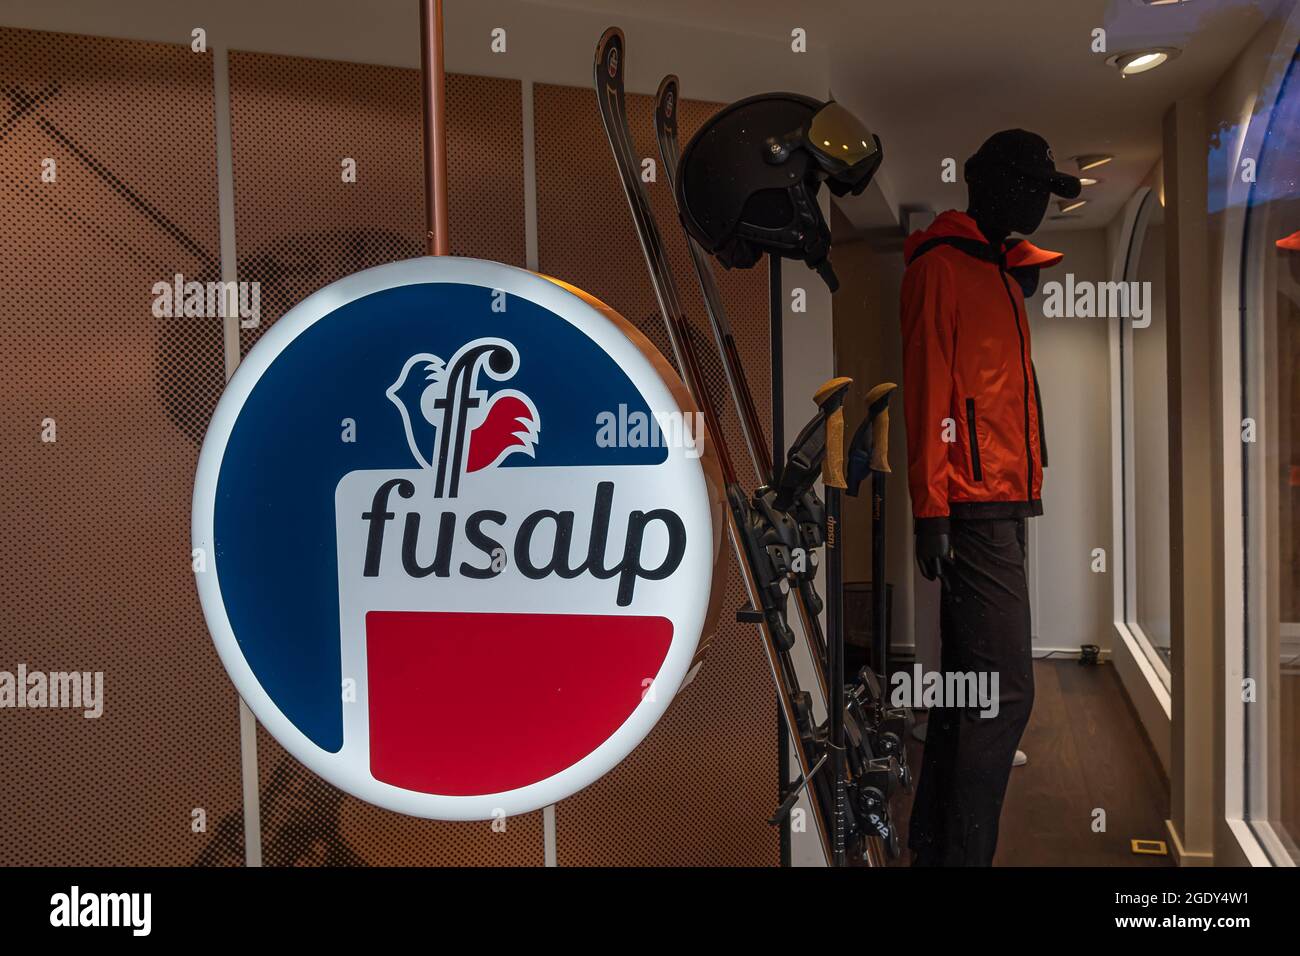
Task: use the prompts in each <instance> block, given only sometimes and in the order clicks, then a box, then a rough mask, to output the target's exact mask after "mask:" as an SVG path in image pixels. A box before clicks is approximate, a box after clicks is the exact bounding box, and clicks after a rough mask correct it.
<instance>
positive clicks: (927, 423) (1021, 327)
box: [902, 210, 1064, 531]
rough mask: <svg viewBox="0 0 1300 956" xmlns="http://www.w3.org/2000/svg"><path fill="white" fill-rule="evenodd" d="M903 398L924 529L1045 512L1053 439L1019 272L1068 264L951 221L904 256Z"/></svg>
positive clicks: (923, 235)
mask: <svg viewBox="0 0 1300 956" xmlns="http://www.w3.org/2000/svg"><path fill="white" fill-rule="evenodd" d="M903 256H904V259H905V261H906V262H907V271H906V272H905V273H904V275H903V289H902V326H903V398H904V408H903V411H904V415H905V418H906V422H907V463H908V485H909V487H910V490H911V493H912V515H913V517H914V518H915V519H916V530H917V531H923V530H927V527H928V530H932V531H946V530H947V528H948V520H949V518H1015V517H1025V516H1030V515H1039V514H1042V513H1043V505H1042V500H1041V494H1042V486H1043V466H1044V465H1046V464H1047V461H1046V459H1047V440H1046V434H1045V432H1044V429H1043V405H1042V398H1041V396H1040V394H1039V390H1038V379H1037V376H1036V375H1035V374H1034V366H1033V359H1032V353H1031V350H1030V342H1029V318H1028V316H1027V315H1026V314H1025V300H1024V294H1023V292H1022V291H1021V288H1020V283H1019V282H1018V281H1017V280H1016V278H1015V276H1014V275H1013V274H1012V273H1011V272H1010V270H1013V269H1019V268H1024V267H1045V266H1052V265H1055V264H1056V263H1058V262H1060V261H1061V259H1062V258H1064V257H1063V256H1062V255H1061V254H1060V253H1056V252H1048V251H1046V250H1042V249H1039V248H1037V247H1035V246H1033V245H1031V244H1030V243H1028V242H1026V241H1024V240H1014V239H1013V240H1010V241H1009V242H1007V243H1005V244H1004V245H1003V248H1002V249H1000V250H999V249H995V248H994V247H993V246H992V245H991V244H990V243H989V242H988V240H987V239H985V238H984V235H983V233H981V232H980V230H979V227H978V226H976V224H975V221H974V220H973V219H971V217H970V216H968V215H966V214H965V213H962V212H957V211H955V210H949V211H948V212H945V213H942V214H940V215H939V216H938V217H937V218H936V219H935V220H934V222H933V223H932V224H931V225H930V227H929V228H928V229H925V230H923V231H920V232H915V233H913V234H912V235H911V236H909V237H908V238H907V241H906V242H905V243H904V246H903Z"/></svg>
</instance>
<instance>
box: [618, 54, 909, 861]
mask: <svg viewBox="0 0 1300 956" xmlns="http://www.w3.org/2000/svg"><path fill="white" fill-rule="evenodd" d="M624 67H625V45H624V38H623V34H622V31H620V30H618V29H617V28H611V29H610V30H607V31H606V32H605V34H604V35H603V36H602V37H601V41H600V43H599V45H598V46H597V51H596V59H595V82H596V91H597V100H598V104H599V110H600V116H601V120H602V123H603V124H604V127H605V132H606V134H607V136H608V138H609V143H610V147H611V150H612V151H613V154H614V159H615V163H616V165H617V167H618V171H619V177H620V179H621V181H622V184H623V188H624V192H625V193H626V196H627V199H628V204H629V206H630V209H631V213H632V218H633V221H634V224H635V226H636V230H637V234H638V237H639V239H640V242H641V246H642V251H643V252H644V254H645V258H646V263H647V266H648V268H649V271H650V276H651V280H652V285H653V287H654V292H655V296H656V298H657V300H658V303H659V307H660V310H661V312H662V314H663V316H664V321H665V325H666V327H667V333H668V338H669V342H670V345H671V347H672V350H673V355H674V358H675V359H676V363H677V367H678V369H679V370H680V371H681V373H682V377H683V379H684V380H685V383H686V385H687V388H688V389H689V390H690V391H691V393H692V395H693V396H694V397H695V400H696V402H697V403H698V404H699V406H700V408H701V412H702V414H703V416H704V419H705V425H706V428H707V430H708V432H709V434H710V435H711V436H712V437H713V440H714V442H715V445H714V447H715V449H716V451H717V454H718V459H719V464H720V467H721V470H722V473H723V477H724V481H725V483H726V492H727V504H728V531H729V535H730V537H731V539H732V544H733V547H734V548H735V550H736V552H737V557H738V559H739V561H738V564H739V566H740V570H741V574H742V578H743V583H744V585H745V589H746V593H747V595H748V597H749V600H750V602H751V605H752V607H753V608H754V610H752V611H744V612H742V613H741V614H739V615H738V617H739V618H740V619H742V620H752V621H753V622H754V623H756V624H758V625H759V631H760V634H761V636H762V640H763V642H764V648H765V650H766V652H767V656H768V661H769V663H770V665H771V668H772V675H773V679H774V681H775V683H776V686H777V691H778V701H779V704H780V706H781V709H782V713H783V715H784V717H785V722H786V726H787V727H789V728H790V733H791V738H792V744H793V746H792V751H793V753H794V757H795V761H796V764H797V767H798V771H799V777H798V779H797V780H796V781H795V782H794V786H793V788H792V790H791V792H790V796H789V797H788V799H787V800H786V802H785V803H784V804H783V805H782V807H781V808H779V809H778V812H777V816H776V817H775V818H774V820H779V819H781V817H782V816H783V815H784V814H787V813H789V811H790V809H791V808H792V807H793V806H794V803H795V801H796V800H797V798H798V797H799V795H800V793H801V792H802V791H803V790H804V789H807V790H808V793H809V797H810V799H809V801H808V803H809V807H810V813H811V817H812V825H813V830H814V832H815V833H816V834H817V837H818V838H819V840H820V842H821V846H822V850H823V852H824V854H825V857H826V859H827V861H828V862H835V863H840V862H843V861H844V859H845V856H846V853H845V850H846V845H847V843H848V842H849V841H850V840H851V839H852V840H854V841H861V840H862V838H864V837H865V836H867V835H872V836H876V837H879V838H881V840H882V841H884V844H885V846H887V847H888V848H890V849H896V847H897V838H896V836H895V834H894V831H893V827H892V824H891V823H890V821H889V819H888V793H889V792H890V790H891V789H892V786H893V784H894V782H896V781H897V780H898V779H900V778H901V777H902V776H903V774H902V773H901V772H900V770H899V759H901V757H902V745H901V739H896V737H897V735H895V734H892V733H884V734H882V733H881V732H880V728H881V723H880V719H879V718H880V712H881V709H882V707H883V704H882V701H881V698H880V694H879V687H878V685H876V684H875V683H874V680H873V679H872V678H871V675H869V674H866V675H863V680H862V681H860V682H859V683H858V684H857V685H855V687H854V688H853V691H852V692H851V693H850V694H849V695H848V699H847V700H843V701H842V704H841V706H832V707H830V708H828V713H830V714H831V715H832V719H831V721H830V723H831V725H832V726H831V728H830V730H829V732H828V731H827V729H826V728H824V727H821V726H818V725H817V724H816V723H815V720H814V716H813V711H812V697H811V694H809V693H808V692H806V691H803V690H802V689H801V688H800V686H799V681H798V678H797V676H796V672H795V667H794V662H793V659H792V656H791V651H792V649H793V648H794V646H795V643H796V637H795V634H794V632H793V630H792V629H791V628H790V626H789V622H788V618H787V613H786V608H787V601H788V597H789V594H790V581H791V580H792V579H793V580H794V581H795V584H796V593H795V606H796V609H797V610H798V617H799V623H800V625H801V630H802V632H803V633H804V634H805V635H806V636H807V637H808V639H809V643H810V647H809V650H810V654H811V656H812V658H813V663H814V671H815V672H816V674H817V679H818V683H819V685H820V690H821V692H822V694H823V699H824V700H827V701H828V702H830V703H831V704H835V703H839V698H840V697H841V696H842V694H843V691H844V682H843V678H842V674H839V675H836V681H835V682H828V680H827V676H826V673H825V671H826V668H827V665H828V663H829V661H828V656H827V645H826V640H825V635H824V634H823V633H822V631H821V627H820V621H819V619H818V614H819V613H820V611H821V609H822V601H821V599H820V597H819V596H818V595H817V593H816V590H815V587H814V585H813V580H814V575H815V573H816V567H815V564H813V561H812V556H813V555H815V553H816V551H815V549H816V548H817V547H820V546H822V545H823V543H824V540H823V534H822V529H823V528H824V527H825V510H824V507H823V506H822V503H821V501H820V499H819V498H818V497H817V495H816V492H815V490H814V489H813V482H814V481H815V480H816V478H817V477H818V475H819V472H820V470H821V465H822V458H821V456H822V455H824V452H825V446H826V439H825V429H826V422H827V419H828V418H830V417H831V416H832V415H833V414H835V411H836V409H837V408H838V403H839V402H842V400H843V392H844V390H845V389H846V388H847V383H846V384H845V385H844V386H843V387H841V388H839V389H838V390H832V393H831V394H828V395H827V396H824V398H825V400H826V401H827V403H828V404H827V405H826V406H824V407H823V408H822V410H821V411H820V412H819V415H818V418H816V419H814V421H813V422H812V423H810V425H809V427H808V428H805V429H804V431H803V432H801V434H800V439H799V440H797V441H796V443H795V447H794V448H793V449H792V450H791V453H790V456H789V460H788V461H787V462H786V463H785V466H784V467H783V468H782V469H781V472H780V474H779V475H778V474H777V473H776V471H775V469H774V466H773V462H772V461H771V456H770V455H769V454H768V452H767V445H766V444H765V442H764V441H763V439H762V426H761V422H760V420H759V417H758V413H757V409H756V407H755V406H754V403H753V399H752V394H751V393H750V391H749V387H748V383H747V381H746V379H745V375H744V369H743V366H742V365H741V363H740V359H739V354H738V352H737V349H736V346H735V341H734V339H733V337H732V335H731V330H730V327H729V325H728V323H727V319H726V313H725V311H724V309H723V307H722V300H721V296H720V295H719V293H718V290H717V285H716V281H715V279H714V276H713V273H712V268H711V265H710V263H709V261H708V258H707V255H706V254H705V253H704V251H703V250H702V249H700V248H699V247H698V246H697V245H695V243H694V242H693V241H691V240H690V239H689V237H688V245H689V247H690V252H691V256H692V260H693V263H694V266H695V269H696V274H697V277H698V279H699V281H700V286H701V290H702V293H703V295H704V299H705V303H706V306H707V309H708V313H709V320H710V325H711V328H712V330H713V335H714V339H715V343H716V345H717V347H718V351H719V353H720V355H721V357H722V360H723V363H724V368H725V372H726V378H727V384H728V387H729V389H730V391H731V394H732V398H733V401H734V402H735V405H736V407H737V410H738V412H739V416H740V425H741V430H742V433H743V435H744V439H745V444H746V446H747V449H748V451H749V455H750V460H751V464H752V465H753V467H754V471H755V477H756V479H757V480H758V483H759V488H758V491H757V492H755V494H754V495H753V497H752V498H751V497H749V496H747V495H746V494H745V492H744V491H743V489H742V487H741V484H740V481H739V478H738V476H737V474H736V470H735V466H734V464H733V463H732V461H731V458H730V455H729V453H728V449H727V447H726V444H725V441H724V440H723V438H722V432H721V429H720V427H719V422H718V419H717V414H716V411H715V410H714V409H713V407H712V405H711V403H710V401H709V398H708V394H707V392H706V390H705V387H704V382H703V377H702V375H701V371H700V365H699V360H698V357H697V355H696V353H695V350H694V347H693V343H692V340H691V337H690V329H689V325H688V320H687V318H686V315H685V312H684V310H683V308H682V305H681V300H680V297H679V295H678V291H677V286H676V283H675V280H674V278H673V275H672V271H671V268H670V266H669V263H668V257H667V253H666V250H665V247H664V243H663V238H662V235H661V234H660V232H659V227H658V223H657V222H656V219H655V216H654V213H653V210H652V207H651V205H650V202H649V198H648V196H647V195H646V193H645V190H644V187H643V185H642V183H641V180H640V177H639V174H638V171H639V163H638V162H637V158H636V155H635V153H634V151H633V146H632V139H631V135H630V132H629V129H628V123H627V113H626V104H625V95H624V86H623V76H624ZM677 105H678V90H677V81H676V78H675V77H671V76H670V77H667V78H666V79H665V80H664V82H663V83H662V84H661V85H660V88H659V93H658V96H657V97H656V109H655V129H656V138H657V140H658V145H659V151H660V155H661V159H662V161H663V167H664V169H665V170H666V171H667V174H668V176H669V178H670V185H672V183H671V179H672V177H674V176H675V174H676V170H677V163H678V145H677V125H676V115H677ZM831 404H834V405H835V408H831V407H830V405H831ZM841 414H842V413H841ZM796 548H799V549H802V551H803V554H805V555H806V556H808V558H809V560H806V561H804V562H802V563H801V562H797V561H792V555H793V554H794V552H795V549H796ZM836 686H838V687H839V688H840V693H835V692H834V690H833V688H834V687H836ZM846 742H847V743H848V744H849V746H848V747H846ZM891 747H895V748H896V750H897V753H896V754H882V751H885V750H889V749H890V748H891ZM828 759H829V760H830V761H831V763H832V764H833V765H834V766H835V767H836V768H837V770H838V768H839V766H840V764H841V763H843V764H844V770H845V771H848V772H852V773H853V787H854V790H853V795H852V798H850V796H849V793H848V787H849V781H848V780H847V776H848V773H847V772H836V773H834V774H833V775H832V774H831V773H830V772H827V771H828V768H827V761H828ZM855 811H856V813H857V816H860V817H861V818H862V819H861V821H859V820H858V819H856V818H855ZM864 856H865V857H866V858H867V861H868V862H873V863H874V862H879V856H880V852H879V846H878V845H877V841H875V840H870V841H866V847H865V850H864Z"/></svg>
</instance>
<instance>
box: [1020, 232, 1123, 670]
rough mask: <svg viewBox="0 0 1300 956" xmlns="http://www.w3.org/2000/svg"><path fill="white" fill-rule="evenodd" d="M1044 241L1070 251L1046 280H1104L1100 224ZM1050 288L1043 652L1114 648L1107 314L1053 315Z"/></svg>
mask: <svg viewBox="0 0 1300 956" xmlns="http://www.w3.org/2000/svg"><path fill="white" fill-rule="evenodd" d="M1032 239H1033V242H1034V244H1035V245H1037V246H1040V247H1043V248H1047V249H1054V250H1056V251H1058V252H1063V253H1064V254H1065V261H1064V262H1062V263H1061V264H1060V265H1058V266H1056V267H1055V268H1052V269H1048V270H1045V271H1044V272H1043V273H1042V283H1043V284H1046V283H1047V282H1050V281H1053V280H1056V281H1062V282H1063V281H1064V280H1065V275H1066V273H1067V272H1069V273H1073V274H1074V277H1075V281H1076V282H1077V281H1080V280H1085V279H1086V280H1089V281H1096V282H1103V281H1105V280H1106V278H1107V258H1106V240H1105V235H1104V233H1103V232H1102V231H1101V230H1095V229H1094V230H1086V231H1070V232H1055V233H1051V232H1040V233H1036V234H1035V235H1034V236H1033V237H1032ZM1042 300H1043V295H1042V289H1041V286H1040V289H1039V293H1038V294H1037V295H1035V296H1034V297H1033V298H1032V299H1031V300H1030V301H1029V308H1028V311H1029V325H1030V329H1031V334H1032V339H1033V351H1034V364H1035V365H1036V366H1037V369H1038V381H1039V385H1040V386H1041V388H1042V393H1043V417H1044V421H1045V423H1046V426H1047V451H1048V467H1047V471H1046V473H1045V475H1044V478H1043V512H1044V513H1043V515H1042V517H1039V518H1035V519H1033V520H1032V521H1030V523H1029V528H1030V538H1029V541H1030V598H1031V600H1032V602H1033V607H1034V615H1033V617H1034V652H1035V653H1036V654H1040V655H1042V654H1047V653H1050V652H1052V651H1056V650H1059V651H1063V652H1077V651H1078V649H1079V645H1080V644H1100V645H1101V647H1102V648H1103V649H1107V648H1109V647H1110V642H1111V633H1112V631H1113V628H1112V625H1111V618H1112V614H1111V587H1112V581H1111V577H1110V573H1111V571H1112V570H1113V567H1112V565H1113V560H1112V559H1111V556H1110V533H1111V532H1110V529H1111V494H1110V486H1111V460H1110V406H1109V398H1108V396H1109V389H1110V370H1109V362H1110V359H1109V350H1108V345H1107V338H1106V329H1107V325H1106V320H1104V319H1071V318H1052V319H1048V318H1044V317H1043V314H1042ZM1094 548H1105V549H1106V551H1107V557H1108V561H1107V573H1106V574H1096V573H1094V572H1093V571H1092V570H1091V565H1092V550H1093V549H1094Z"/></svg>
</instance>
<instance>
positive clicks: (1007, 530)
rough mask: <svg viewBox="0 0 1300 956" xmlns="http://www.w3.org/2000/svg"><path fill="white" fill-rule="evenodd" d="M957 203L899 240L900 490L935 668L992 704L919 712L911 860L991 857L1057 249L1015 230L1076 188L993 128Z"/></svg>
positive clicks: (1019, 652)
mask: <svg viewBox="0 0 1300 956" xmlns="http://www.w3.org/2000/svg"><path fill="white" fill-rule="evenodd" d="M966 182H967V185H968V193H969V200H968V204H967V209H966V211H965V212H957V211H956V210H949V211H947V212H944V213H941V214H940V215H939V216H938V217H936V218H935V221H934V222H933V223H932V224H931V225H930V226H929V227H928V228H927V229H926V230H925V231H923V232H919V233H915V234H913V235H912V236H909V237H908V239H907V242H906V243H905V244H904V256H905V258H906V260H907V271H906V273H905V274H904V277H903V288H902V296H901V298H902V303H901V305H902V309H901V312H902V315H901V318H902V332H903V369H904V371H903V381H904V405H905V408H904V411H905V415H906V420H907V444H908V485H909V489H910V491H911V498H912V513H913V517H914V519H915V533H916V559H917V563H918V566H919V568H920V571H921V573H922V575H923V576H924V577H926V578H928V579H930V580H934V579H936V578H937V579H939V580H940V581H941V584H942V589H941V598H940V637H941V643H942V662H941V669H942V671H943V672H944V673H945V675H952V674H956V675H972V676H977V675H986V676H988V677H989V679H990V684H992V679H993V678H994V677H996V678H997V680H998V684H997V689H996V691H995V694H996V703H997V707H995V708H992V707H991V708H987V710H985V711H981V710H979V709H977V708H975V707H973V706H971V704H970V702H969V701H966V700H964V699H953V700H948V699H945V700H944V701H943V702H942V703H941V704H939V705H938V706H936V707H934V708H933V709H932V710H931V714H930V721H929V724H928V725H927V734H926V742H925V759H924V761H923V764H922V769H921V779H920V782H919V784H918V787H917V792H916V800H915V802H914V805H913V810H912V821H911V832H910V835H909V840H908V842H909V846H910V847H911V849H912V860H913V865H917V866H988V865H990V864H991V863H992V861H993V855H994V852H995V850H996V847H997V831H998V821H999V818H1000V816H1001V811H1002V800H1003V798H1004V796H1005V793H1006V786H1007V781H1008V778H1009V777H1010V774H1011V766H1012V761H1013V759H1014V758H1015V755H1016V753H1017V750H1016V747H1017V745H1018V744H1019V742H1020V737H1021V734H1022V733H1023V732H1024V729H1025V726H1026V725H1027V724H1028V721H1029V714H1030V711H1031V709H1032V707H1033V699H1034V681H1033V655H1032V647H1031V641H1032V637H1031V628H1030V609H1029V589H1028V583H1027V575H1026V571H1025V563H1026V560H1027V557H1028V551H1027V544H1026V541H1027V535H1026V525H1025V522H1026V519H1028V518H1030V517H1033V516H1035V515H1039V514H1042V512H1043V507H1042V500H1041V488H1042V481H1043V468H1044V466H1045V465H1046V452H1047V440H1046V433H1045V428H1044V426H1043V414H1042V400H1041V396H1040V394H1039V390H1038V380H1037V376H1036V375H1035V374H1034V370H1033V361H1032V349H1031V342H1030V329H1029V320H1028V316H1027V314H1026V311H1025V302H1024V299H1025V295H1026V294H1027V293H1028V294H1032V292H1033V290H1034V288H1035V287H1036V286H1037V272H1038V269H1039V268H1041V267H1043V266H1046V265H1051V264H1054V263H1055V262H1058V261H1060V259H1061V256H1060V255H1059V254H1056V253H1050V252H1045V251H1043V250H1041V249H1037V248H1035V247H1034V246H1032V245H1031V244H1030V243H1029V242H1027V241H1025V240H1023V239H1018V238H1012V233H1028V232H1033V231H1034V230H1035V229H1037V228H1038V226H1039V224H1040V223H1041V222H1042V220H1043V216H1044V214H1045V213H1046V212H1047V204H1048V202H1049V201H1050V198H1051V196H1052V195H1053V194H1056V195H1060V196H1066V197H1067V198H1069V197H1073V196H1077V195H1078V193H1079V188H1080V184H1079V181H1078V180H1077V179H1075V178H1074V177H1072V176H1067V175H1065V174H1063V173H1060V172H1058V171H1057V170H1056V167H1055V163H1054V160H1053V159H1052V153H1051V150H1050V149H1049V148H1048V146H1047V142H1046V141H1045V140H1044V139H1043V138H1042V137H1040V136H1037V135H1035V134H1033V133H1029V132H1026V131H1024V130H1005V131H1003V132H1001V133H996V134H994V135H993V136H991V137H990V138H989V139H988V140H987V141H986V142H985V143H984V145H983V146H981V147H980V149H979V151H977V152H976V153H975V155H974V156H972V157H971V158H970V159H969V160H967V162H966Z"/></svg>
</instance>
